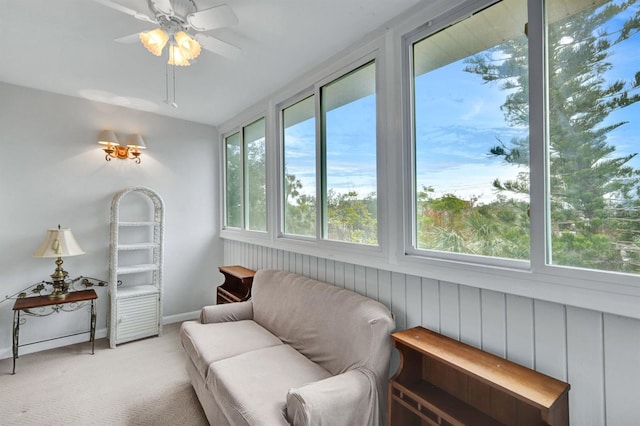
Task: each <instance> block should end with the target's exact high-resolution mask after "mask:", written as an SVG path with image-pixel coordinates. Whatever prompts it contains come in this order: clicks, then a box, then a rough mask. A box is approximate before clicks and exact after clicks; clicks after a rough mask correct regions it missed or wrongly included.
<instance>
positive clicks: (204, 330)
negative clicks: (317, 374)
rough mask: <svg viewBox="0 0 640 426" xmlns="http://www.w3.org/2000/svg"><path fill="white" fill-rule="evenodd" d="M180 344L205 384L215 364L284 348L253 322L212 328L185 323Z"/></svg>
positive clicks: (229, 323) (182, 327) (225, 324)
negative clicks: (253, 352) (224, 360)
mask: <svg viewBox="0 0 640 426" xmlns="http://www.w3.org/2000/svg"><path fill="white" fill-rule="evenodd" d="M212 336H213V338H212ZM180 340H181V342H182V346H183V347H184V349H185V352H186V353H187V355H188V356H189V358H190V359H191V361H192V362H193V364H194V365H195V366H196V368H197V369H198V372H199V373H200V375H201V376H202V379H203V380H204V379H206V375H207V371H208V369H209V364H211V363H212V362H214V361H218V360H221V359H225V358H228V357H232V356H234V355H238V354H241V353H244V352H248V351H253V350H255V349H260V348H266V347H269V346H275V345H282V342H281V341H280V340H278V339H277V338H276V337H275V336H274V335H273V334H271V333H269V332H268V331H267V330H265V329H264V328H263V327H261V326H260V325H258V324H257V323H255V322H254V321H251V320H244V321H233V322H220V323H212V324H201V323H199V322H197V321H185V322H184V323H182V326H181V327H180Z"/></svg>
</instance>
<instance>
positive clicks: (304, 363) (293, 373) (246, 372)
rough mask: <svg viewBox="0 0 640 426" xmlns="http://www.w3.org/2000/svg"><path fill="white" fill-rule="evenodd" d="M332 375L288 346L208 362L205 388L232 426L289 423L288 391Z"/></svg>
mask: <svg viewBox="0 0 640 426" xmlns="http://www.w3.org/2000/svg"><path fill="white" fill-rule="evenodd" d="M330 376H331V374H330V373H329V372H328V371H327V370H325V369H324V368H322V367H320V366H319V365H318V364H315V363H313V362H311V361H310V360H309V359H307V358H306V357H305V356H303V355H301V354H300V353H299V352H298V351H296V350H295V349H293V348H292V347H291V346H288V345H280V346H272V347H269V348H264V349H258V350H255V351H252V352H247V353H244V354H242V355H237V356H235V357H232V358H227V359H223V360H221V361H217V362H214V363H212V364H211V366H210V367H209V373H208V375H207V387H208V388H209V390H210V391H211V392H212V393H213V396H214V397H215V399H216V401H217V402H218V406H219V407H220V409H221V410H222V412H223V413H224V414H225V417H227V419H228V420H229V423H231V424H233V425H270V426H273V425H288V424H289V422H288V421H287V416H286V404H287V392H288V390H289V389H291V388H297V387H300V386H303V385H305V384H307V383H311V382H315V381H318V380H322V379H325V378H327V377H330Z"/></svg>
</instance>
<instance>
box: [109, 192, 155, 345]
mask: <svg viewBox="0 0 640 426" xmlns="http://www.w3.org/2000/svg"><path fill="white" fill-rule="evenodd" d="M131 194H141V195H142V196H144V197H146V198H147V199H148V200H144V199H142V200H141V198H144V197H141V196H140V195H138V196H131ZM125 198H127V200H128V199H130V198H137V200H132V201H137V202H138V204H140V202H142V203H143V204H145V205H144V206H143V207H142V210H139V211H138V214H142V215H143V216H145V217H144V218H143V220H141V221H123V220H121V209H122V208H123V205H121V203H122V201H123V199H125ZM149 201H150V203H149ZM124 232H126V233H128V236H129V240H133V241H128V240H127V239H123V238H121V233H124ZM132 237H134V238H132ZM163 238H164V202H163V201H162V198H161V197H160V195H159V194H158V193H157V192H155V191H154V190H152V189H150V188H146V187H142V186H139V187H132V188H126V189H124V190H122V191H120V192H118V193H117V194H116V195H115V196H114V197H113V200H112V202H111V223H110V250H109V251H110V259H109V300H110V305H111V315H110V317H109V346H110V347H111V348H115V347H116V345H117V344H119V343H124V342H129V341H131V340H137V339H142V338H144V337H150V336H160V335H162V272H163V271H162V269H163V268H162V261H163V245H164V243H163ZM127 256H129V259H125V258H126V257H127ZM127 260H128V261H127ZM131 260H133V261H131ZM118 284H121V285H118Z"/></svg>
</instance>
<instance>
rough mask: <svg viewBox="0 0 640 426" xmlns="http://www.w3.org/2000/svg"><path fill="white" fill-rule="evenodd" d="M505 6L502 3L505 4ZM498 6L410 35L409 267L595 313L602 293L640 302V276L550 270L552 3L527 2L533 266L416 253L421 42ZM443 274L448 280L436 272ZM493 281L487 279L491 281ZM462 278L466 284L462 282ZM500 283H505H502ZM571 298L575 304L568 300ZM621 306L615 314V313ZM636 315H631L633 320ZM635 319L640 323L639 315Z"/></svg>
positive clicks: (462, 11) (479, 1) (485, 2)
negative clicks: (416, 99)
mask: <svg viewBox="0 0 640 426" xmlns="http://www.w3.org/2000/svg"><path fill="white" fill-rule="evenodd" d="M498 1H501V0H498ZM498 1H496V0H476V1H469V2H462V3H460V4H458V5H457V6H452V7H450V8H449V9H447V10H446V11H444V12H443V13H441V14H440V15H438V16H436V17H432V19H430V20H428V21H427V22H426V23H422V24H421V25H419V26H416V27H415V29H414V30H412V31H409V32H406V33H405V34H404V35H403V36H402V50H401V55H402V113H401V114H402V120H403V121H402V122H403V135H404V136H403V141H404V144H403V154H404V155H403V163H402V164H403V169H404V172H403V176H402V178H403V181H404V187H405V191H404V194H403V198H404V199H403V206H404V208H403V210H404V219H403V220H404V225H403V229H402V231H403V244H404V250H405V254H404V255H403V256H402V259H401V263H402V264H404V265H405V266H406V267H408V268H410V270H414V271H415V270H416V269H419V268H421V267H428V268H430V271H431V273H432V274H433V276H434V277H436V278H437V279H442V280H446V281H452V282H458V283H462V284H463V283H464V282H465V281H469V278H465V277H468V275H469V274H471V273H473V274H474V275H477V276H476V278H475V279H473V280H471V281H476V282H475V283H474V284H476V285H478V286H480V287H481V288H488V289H496V290H498V291H503V292H506V293H511V294H522V295H526V296H528V297H533V298H536V299H543V300H552V301H557V302H560V303H567V304H575V300H572V297H574V296H576V295H575V294H572V290H575V289H580V290H582V292H581V294H579V295H578V297H579V298H580V299H581V301H582V302H584V303H585V304H586V305H587V306H589V307H593V308H594V309H599V310H607V309H603V308H602V306H601V304H602V303H601V302H602V301H601V300H597V299H598V298H599V297H600V296H599V295H601V294H602V293H606V294H610V295H611V294H615V295H616V298H617V297H620V296H622V297H624V295H633V296H640V286H639V285H638V282H639V277H638V276H637V275H633V274H629V273H624V272H617V271H602V270H596V269H586V268H579V267H572V266H565V265H553V264H549V263H548V261H547V260H548V259H549V253H550V249H551V248H550V244H551V239H550V238H549V233H550V211H549V208H548V200H547V197H546V193H547V191H548V188H549V181H548V177H547V168H548V161H549V158H548V140H549V139H548V134H547V131H548V126H547V120H546V114H547V107H548V105H547V99H546V85H547V79H548V77H547V76H548V69H547V58H546V54H547V52H546V49H547V46H546V17H545V9H544V7H545V4H544V2H539V1H536V0H527V13H528V39H529V105H530V110H529V140H530V142H529V144H530V147H529V155H530V164H529V172H530V201H529V202H530V207H531V215H530V235H531V239H530V259H529V260H528V261H524V260H516V259H502V258H490V257H485V256H477V255H470V254H462V253H447V252H439V251H434V250H424V249H416V248H415V246H414V238H415V237H414V235H415V229H414V227H415V223H416V222H415V219H416V218H415V207H416V206H415V197H414V196H413V194H414V193H415V180H414V176H413V175H414V171H413V167H414V166H413V161H414V158H415V146H414V141H413V113H414V111H413V98H412V97H413V87H412V85H413V82H412V73H411V69H412V59H411V58H412V46H413V43H415V42H417V41H419V40H422V39H424V38H425V37H427V36H429V35H431V34H434V33H435V32H437V31H440V30H443V29H445V28H447V27H449V26H451V25H455V24H456V23H458V22H460V21H462V20H463V19H465V18H466V17H467V16H470V15H471V14H473V13H476V12H479V11H481V10H483V9H485V8H487V7H490V6H491V5H493V4H495V3H497V2H498ZM439 268H443V270H442V271H441V273H438V272H435V271H436V269H439ZM447 268H458V269H461V271H460V273H451V272H450V271H448V270H446V269H447ZM485 274H486V275H485ZM461 277H462V279H461ZM496 278H498V280H496ZM513 279H517V280H521V281H525V282H527V281H531V283H532V285H533V286H534V287H533V288H532V289H522V288H520V289H515V288H513V286H510V285H509V284H508V281H510V280H513ZM569 295H571V296H572V297H568V296H569ZM622 304H623V303H621V302H620V301H617V302H614V301H613V300H607V301H605V302H604V305H606V306H607V307H608V309H613V310H614V311H616V312H619V308H620V305H622ZM614 306H615V307H614ZM629 314H630V312H629V311H626V312H625V315H629ZM633 315H635V316H638V314H637V313H634V314H633Z"/></svg>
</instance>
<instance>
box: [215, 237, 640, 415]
mask: <svg viewBox="0 0 640 426" xmlns="http://www.w3.org/2000/svg"><path fill="white" fill-rule="evenodd" d="M224 258H225V262H226V263H227V264H241V265H243V266H246V267H249V268H253V269H256V268H260V267H276V268H278V269H283V270H288V271H292V272H298V273H305V275H308V276H311V277H313V278H317V279H320V280H322V281H326V282H329V283H331V284H334V285H336V286H339V287H344V288H347V289H349V290H354V291H357V292H359V293H362V294H366V295H367V296H368V297H371V298H373V299H376V300H379V301H380V302H382V303H384V304H385V305H387V306H388V307H389V308H390V309H391V311H392V312H393V313H394V315H395V317H396V329H397V330H403V329H406V328H409V327H413V326H416V325H422V326H424V327H427V328H429V329H432V330H435V331H439V332H442V333H443V334H446V335H449V336H452V337H454V338H457V339H460V340H462V341H464V342H466V343H469V344H471V345H473V346H476V347H480V348H482V349H484V350H486V351H488V352H491V353H494V354H496V355H499V356H503V357H507V358H509V359H511V360H513V361H515V362H518V363H520V364H523V365H525V366H527V367H531V368H535V369H536V370H538V371H541V372H543V373H545V374H548V375H550V376H552V377H556V378H559V379H561V380H565V381H568V382H569V383H570V384H571V391H570V392H569V407H570V418H571V424H573V425H580V426H582V425H586V426H590V425H594V426H599V425H610V426H619V425H621V426H625V425H635V424H637V419H636V417H637V414H636V412H637V409H638V407H637V394H638V393H637V391H636V384H637V383H640V321H638V320H635V319H630V318H625V317H619V316H615V315H609V314H606V315H605V314H602V313H601V312H596V311H591V310H586V309H582V308H575V307H571V306H566V305H561V304H557V303H551V302H544V301H540V300H535V299H531V298H527V297H521V296H514V295H511V294H506V293H501V292H496V291H491V290H486V289H482V290H479V289H476V288H473V287H469V286H463V285H459V284H457V283H451V282H443V281H437V280H434V279H431V278H424V277H419V276H415V275H407V274H402V273H399V272H390V271H386V270H382V269H376V268H372V267H370V266H367V267H365V266H361V265H353V264H349V263H344V262H340V261H336V260H328V259H322V258H316V257H313V256H307V255H304V256H303V255H301V254H296V253H290V252H286V251H282V250H276V249H269V248H261V247H258V246H254V245H251V244H247V243H240V242H234V241H225V257H224ZM398 362H399V359H398V356H397V354H396V353H394V354H393V355H392V363H391V372H394V371H395V369H396V368H397V366H398Z"/></svg>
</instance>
